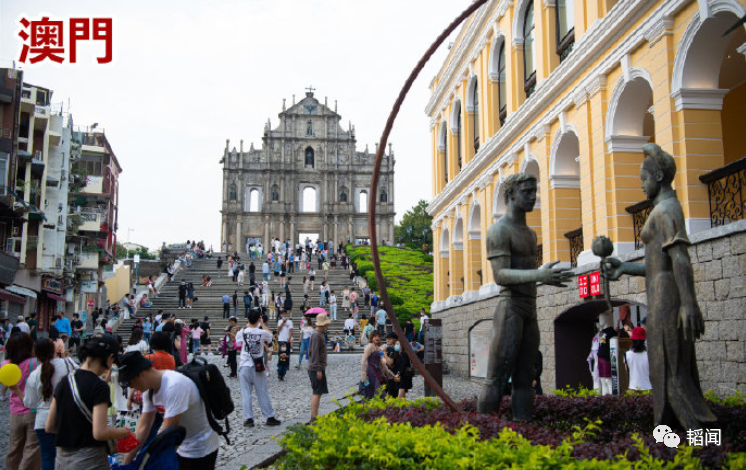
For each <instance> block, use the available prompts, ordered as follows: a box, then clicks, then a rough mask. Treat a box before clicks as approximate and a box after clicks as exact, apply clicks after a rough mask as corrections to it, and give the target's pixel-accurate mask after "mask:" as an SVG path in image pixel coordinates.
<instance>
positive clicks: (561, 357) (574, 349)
mask: <svg viewBox="0 0 746 470" xmlns="http://www.w3.org/2000/svg"><path fill="white" fill-rule="evenodd" d="M611 305H612V307H613V309H614V312H613V316H612V317H611V318H608V317H607V318H608V320H607V321H608V322H610V324H611V325H612V326H614V327H616V326H617V323H618V322H619V307H622V306H625V305H628V306H630V315H631V322H632V324H633V325H635V326H636V325H637V324H638V322H639V321H641V320H642V319H643V318H646V317H647V307H646V306H645V305H643V304H638V303H635V302H632V301H628V300H624V299H611ZM607 311H608V307H607V305H606V301H605V300H590V301H587V302H582V303H579V304H576V305H573V306H572V307H570V308H568V309H566V310H565V311H563V312H562V313H560V314H559V315H558V316H557V318H555V319H554V357H555V385H556V388H558V389H560V388H565V387H567V386H570V387H573V388H577V387H579V386H583V387H585V388H589V389H592V388H593V378H592V376H591V373H590V371H589V369H588V362H587V359H588V354H589V353H590V350H591V342H592V340H593V337H594V336H595V334H596V333H597V332H598V331H597V329H596V321H598V319H599V315H600V314H602V313H604V312H607ZM625 388H626V386H625Z"/></svg>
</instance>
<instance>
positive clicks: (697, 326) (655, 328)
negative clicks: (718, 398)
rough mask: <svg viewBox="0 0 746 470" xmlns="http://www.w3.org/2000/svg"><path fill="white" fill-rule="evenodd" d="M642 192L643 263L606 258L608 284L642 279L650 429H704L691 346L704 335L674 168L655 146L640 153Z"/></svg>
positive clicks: (709, 416) (706, 415)
mask: <svg viewBox="0 0 746 470" xmlns="http://www.w3.org/2000/svg"><path fill="white" fill-rule="evenodd" d="M642 151H643V153H644V154H645V159H644V160H643V162H642V167H641V168H640V179H641V180H642V190H643V192H645V195H646V196H647V198H648V199H649V200H651V201H652V202H653V210H652V211H650V215H649V216H648V220H647V221H646V222H645V225H644V227H643V228H642V232H640V236H641V238H642V241H643V242H644V243H645V263H623V262H622V261H620V260H619V259H617V258H607V261H606V262H607V266H609V268H610V270H609V272H608V276H609V279H610V280H616V279H619V277H621V276H622V274H629V275H632V276H645V291H646V293H647V302H648V319H647V330H648V331H647V339H648V349H649V353H648V358H649V361H650V382H651V383H652V385H653V412H654V418H655V424H656V426H657V425H660V424H665V425H668V426H671V427H678V426H677V424H680V425H681V426H682V427H683V428H686V429H703V428H705V427H707V426H708V424H712V423H714V422H716V421H717V418H716V417H715V415H714V414H713V413H712V411H711V410H710V408H709V407H708V406H707V403H706V402H705V400H704V397H703V396H702V390H701V389H700V385H699V372H698V371H697V357H696V353H695V350H694V341H695V340H696V339H697V338H699V337H700V335H702V334H703V333H704V331H705V324H704V319H703V317H702V312H701V311H700V309H699V304H698V303H697V297H696V293H695V291H694V275H693V272H692V263H691V260H690V259H689V252H688V251H687V247H688V246H689V237H687V234H686V225H685V224H684V213H683V211H682V210H681V204H679V200H678V199H677V197H676V191H674V190H673V188H672V187H671V183H672V182H673V179H674V176H675V175H676V163H675V162H674V159H673V157H672V156H671V155H669V154H668V153H666V152H664V151H663V150H662V149H661V148H660V146H658V145H656V144H646V145H644V146H643V148H642Z"/></svg>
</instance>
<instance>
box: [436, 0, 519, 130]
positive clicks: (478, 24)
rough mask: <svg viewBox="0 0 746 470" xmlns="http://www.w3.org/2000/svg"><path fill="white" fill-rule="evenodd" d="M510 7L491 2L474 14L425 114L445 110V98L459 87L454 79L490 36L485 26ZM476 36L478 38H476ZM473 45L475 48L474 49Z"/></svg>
mask: <svg viewBox="0 0 746 470" xmlns="http://www.w3.org/2000/svg"><path fill="white" fill-rule="evenodd" d="M495 2H497V6H496V7H494V8H493V5H494V4H495ZM512 5H513V0H493V1H492V2H488V3H486V4H485V5H484V6H482V7H481V8H479V9H478V10H477V11H476V12H475V13H474V15H475V17H474V21H472V22H471V23H470V24H469V29H468V30H467V31H466V34H464V37H463V38H462V40H461V42H460V43H459V45H458V47H457V48H456V52H454V54H453V57H452V59H451V61H450V62H449V63H448V66H447V67H446V69H445V71H444V72H443V73H442V75H441V79H440V80H439V81H438V86H437V87H436V88H435V91H434V92H433V94H432V96H431V97H430V101H428V103H427V106H426V107H425V113H426V114H428V115H433V112H434V110H435V109H436V107H437V109H438V112H437V113H436V114H440V113H441V112H442V111H443V109H445V107H446V106H447V105H448V99H447V97H449V96H451V94H452V93H453V92H455V90H456V88H458V86H459V85H458V83H457V80H456V78H457V77H460V76H462V75H463V74H464V73H465V72H466V71H467V70H468V69H469V65H470V64H471V60H470V59H469V58H471V57H473V56H475V55H476V54H479V52H480V49H481V47H480V45H481V44H483V43H484V44H487V42H488V38H489V36H490V35H491V34H492V28H486V27H485V25H488V24H495V23H497V21H498V20H499V19H500V18H502V17H503V15H505V13H506V12H507V11H508V8H510V7H511V6H512ZM490 9H492V15H491V16H489V18H488V17H487V14H486V12H487V11H489V10H490ZM485 19H487V21H485ZM480 31H481V33H480ZM478 34H479V36H477V35H478ZM475 45H476V46H477V47H474V46H475ZM441 71H442V69H441Z"/></svg>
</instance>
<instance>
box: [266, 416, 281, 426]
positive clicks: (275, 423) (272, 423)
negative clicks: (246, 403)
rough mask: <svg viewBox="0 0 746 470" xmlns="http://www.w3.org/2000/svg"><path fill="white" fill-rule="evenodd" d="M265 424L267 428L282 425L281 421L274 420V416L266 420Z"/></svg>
mask: <svg viewBox="0 0 746 470" xmlns="http://www.w3.org/2000/svg"><path fill="white" fill-rule="evenodd" d="M266 424H267V426H279V425H281V424H282V421H280V420H278V419H277V418H275V417H274V416H272V417H271V418H269V419H267V423H266Z"/></svg>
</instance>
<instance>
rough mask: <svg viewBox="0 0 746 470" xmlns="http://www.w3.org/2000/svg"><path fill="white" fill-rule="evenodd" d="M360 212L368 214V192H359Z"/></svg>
mask: <svg viewBox="0 0 746 470" xmlns="http://www.w3.org/2000/svg"><path fill="white" fill-rule="evenodd" d="M359 203H360V212H361V213H365V212H368V192H367V191H360V199H359Z"/></svg>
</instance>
